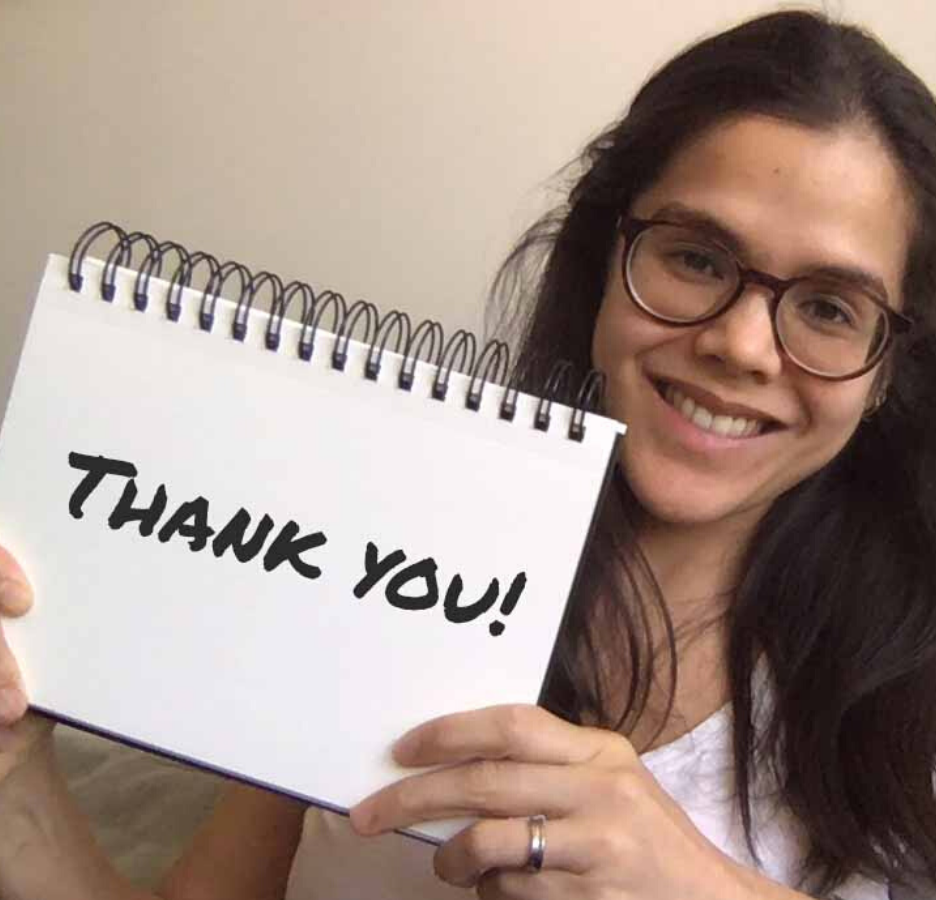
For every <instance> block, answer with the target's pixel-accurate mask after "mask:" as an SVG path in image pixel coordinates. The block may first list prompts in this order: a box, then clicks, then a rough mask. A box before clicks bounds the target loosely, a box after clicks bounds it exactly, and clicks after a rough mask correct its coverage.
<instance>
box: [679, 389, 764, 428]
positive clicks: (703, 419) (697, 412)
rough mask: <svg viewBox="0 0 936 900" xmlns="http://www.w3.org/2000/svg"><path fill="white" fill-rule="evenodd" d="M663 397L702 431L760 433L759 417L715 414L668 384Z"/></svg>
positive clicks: (761, 423) (761, 426)
mask: <svg viewBox="0 0 936 900" xmlns="http://www.w3.org/2000/svg"><path fill="white" fill-rule="evenodd" d="M663 399H664V400H666V402H667V403H669V405H670V406H672V407H673V408H674V409H675V410H676V411H677V412H678V413H679V414H680V415H681V416H682V417H683V418H684V419H686V420H687V421H689V422H692V424H693V425H695V426H696V427H697V428H701V429H702V430H703V431H710V432H711V433H712V434H718V435H721V436H722V437H733V438H746V437H753V436H754V435H756V434H760V433H761V432H762V431H763V430H764V424H765V423H764V422H763V421H761V420H760V419H744V418H741V417H739V416H716V415H715V413H713V412H711V411H709V410H707V409H706V408H705V407H704V406H700V405H699V404H698V403H696V402H695V400H693V399H692V398H691V397H687V396H686V395H685V394H684V393H683V392H682V391H681V390H679V388H676V387H673V385H671V384H668V385H666V387H665V390H664V392H663Z"/></svg>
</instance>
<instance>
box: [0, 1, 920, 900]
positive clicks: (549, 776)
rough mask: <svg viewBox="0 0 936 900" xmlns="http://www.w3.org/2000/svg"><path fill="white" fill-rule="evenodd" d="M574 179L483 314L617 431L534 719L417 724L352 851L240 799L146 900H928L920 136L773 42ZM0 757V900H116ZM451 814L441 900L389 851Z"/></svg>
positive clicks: (671, 68)
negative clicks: (616, 420) (907, 897)
mask: <svg viewBox="0 0 936 900" xmlns="http://www.w3.org/2000/svg"><path fill="white" fill-rule="evenodd" d="M582 162H583V172H582V173H581V175H580V177H579V179H578V181H577V183H576V184H575V186H574V187H573V189H572V191H571V193H570V198H569V204H568V207H566V208H563V209H562V210H561V211H559V212H558V213H557V214H555V215H553V216H548V217H546V218H545V219H544V220H543V221H542V222H540V223H538V224H537V225H536V226H534V228H533V229H532V230H531V231H530V232H528V234H527V235H526V237H525V238H524V240H523V241H522V242H521V244H520V246H519V247H518V249H517V250H516V251H515V252H514V254H513V255H512V257H511V258H510V259H509V260H508V263H507V264H506V266H505V268H504V269H503V270H502V272H501V277H500V279H499V283H498V284H499V288H500V289H501V295H504V294H508V295H509V294H510V293H511V290H510V289H511V288H521V289H522V288H525V287H526V286H527V284H526V282H527V281H528V276H529V277H531V278H535V279H536V283H535V285H534V286H533V289H532V290H531V291H530V292H529V293H530V295H531V296H533V297H534V298H535V303H534V306H533V308H532V309H531V310H530V312H529V315H528V316H527V317H526V318H521V319H520V320H519V322H518V323H517V324H518V326H519V330H520V342H521V349H522V352H521V355H520V361H519V371H520V373H521V376H522V378H524V379H527V380H528V383H529V384H536V383H538V382H540V380H541V377H542V374H543V372H544V371H545V370H546V369H547V368H548V367H549V366H550V365H551V362H552V361H553V360H554V359H555V358H556V357H557V356H561V357H566V358H570V359H572V360H573V361H575V362H576V363H578V364H579V365H580V366H581V367H586V366H587V365H589V364H590V363H594V364H595V365H596V366H598V367H599V368H601V369H603V370H604V371H605V372H606V373H607V376H608V397H607V401H608V404H607V405H608V410H609V412H610V413H611V414H612V415H615V416H617V417H620V418H622V419H623V420H625V421H627V422H628V423H629V426H630V430H629V432H628V435H627V438H626V439H625V441H624V442H623V450H622V456H621V460H620V474H619V477H618V479H617V483H616V485H615V490H614V491H613V492H612V493H611V496H610V497H609V500H608V503H607V505H606V507H605V509H604V510H603V516H602V522H601V529H600V531H599V534H598V536H597V539H596V540H595V541H594V542H593V544H592V546H591V548H590V551H589V553H590V555H589V559H588V565H587V567H586V571H587V575H588V577H587V578H586V582H587V583H586V584H585V585H583V587H582V589H581V590H580V591H579V593H578V595H577V596H576V597H574V598H573V602H572V612H571V618H570V621H569V623H568V627H567V628H566V629H565V631H564V633H563V635H562V641H561V645H560V651H559V652H560V655H559V665H558V666H557V667H556V674H555V677H554V678H553V681H552V683H551V684H550V685H549V704H548V705H549V708H550V710H551V711H546V710H543V709H536V708H529V707H500V708H492V709H487V710H479V711H471V712H465V713H456V714H454V715H452V716H449V717H445V718H443V719H441V720H437V721H435V722H433V723H428V724H426V725H425V726H420V727H419V728H417V729H416V730H415V731H414V732H412V733H410V734H409V735H408V736H406V737H405V738H404V739H403V740H401V742H400V743H398V744H397V745H396V748H395V753H396V755H397V758H398V759H399V760H400V762H402V763H404V764H409V765H434V764H440V763H448V764H451V765H447V766H445V767H444V768H443V769H441V770H438V771H433V772H430V773H428V774H419V775H416V776H413V777H412V778H410V779H406V780H404V781H402V782H399V783H398V784H395V785H391V786H389V787H388V788H386V789H384V790H383V791H381V792H379V793H378V794H376V795H374V796H373V797H371V798H367V799H365V800H363V801H362V802H361V803H360V804H358V805H357V806H356V807H355V808H354V809H352V811H351V816H350V821H348V820H346V819H343V818H339V817H335V816H328V815H326V814H323V813H319V812H317V811H314V810H313V811H310V812H309V813H308V814H307V815H306V817H305V823H304V829H302V811H301V810H300V809H299V808H298V807H297V806H296V805H295V804H293V803H291V802H288V801H284V800H282V799H278V798H275V797H271V796H267V795H264V794H261V793H259V792H256V791H253V790H251V789H248V788H243V787H234V788H232V789H230V790H229V791H228V792H227V794H226V796H225V798H224V800H223V801H222V802H221V803H220V805H219V807H218V809H217V810H216V811H215V813H214V815H213V816H212V817H211V819H210V820H209V822H208V823H206V825H205V827H204V828H203V829H202V831H201V832H200V834H199V835H198V836H197V837H196V839H195V841H194V844H193V846H192V847H191V848H190V850H189V852H188V853H187V854H186V855H185V857H184V858H183V859H182V860H181V861H180V863H179V864H178V865H177V866H176V867H175V869H174V870H173V871H172V872H171V873H170V874H169V876H168V877H167V880H166V882H165V884H164V886H163V888H162V889H161V891H160V895H161V896H163V897H166V898H173V900H183V898H185V900H191V898H218V900H221V898H225V900H231V898H248V897H250V898H257V897H263V898H274V897H275V898H282V897H283V896H284V895H285V896H286V897H287V898H288V900H303V898H306V897H312V898H326V897H339V896H341V897H344V896H378V895H379V896H401V897H402V896H407V897H427V898H428V897H440V898H441V897H444V896H457V894H455V893H454V892H452V890H451V888H449V887H448V886H447V885H446V884H443V883H442V882H448V884H450V885H463V886H476V887H477V891H478V894H479V895H480V896H481V897H484V898H507V897H510V898H514V897H517V898H554V897H576V898H579V897H582V898H587V897H599V896H600V897H620V898H629V900H636V898H639V900H650V898H684V897H693V898H709V897H711V898H713V900H714V898H720V900H725V898H746V900H754V898H776V900H781V898H786V900H792V898H796V897H803V896H831V895H833V894H834V895H837V896H840V897H842V898H846V900H859V898H860V900H870V898H884V897H887V896H888V892H889V891H890V892H891V894H892V896H901V891H903V890H905V889H907V888H908V886H909V884H910V883H911V882H915V883H916V884H917V885H918V886H920V889H921V890H923V891H924V892H933V891H936V798H934V789H933V771H934V762H936V711H934V709H933V707H932V705H931V702H930V699H929V697H930V692H931V686H932V685H933V684H934V683H936V602H934V601H933V595H932V587H931V586H932V585H933V584H936V552H934V551H936V103H934V100H933V98H932V96H931V95H930V93H929V92H928V91H927V90H926V88H925V87H924V86H923V84H922V83H921V82H920V81H919V80H918V79H916V78H915V77H914V76H913V75H912V74H911V73H910V72H908V71H907V70H906V69H905V68H904V67H903V66H902V65H901V64H900V63H899V62H897V61H896V60H895V59H894V58H893V57H892V56H890V55H889V54H888V53H887V51H886V50H884V49H883V48H882V47H881V46H880V45H879V44H878V43H877V42H876V41H874V40H873V39H871V38H869V37H868V36H866V35H865V34H864V33H862V32H861V31H859V30H857V29H854V28H850V27H844V26H839V25H835V24H832V23H830V22H828V21H827V20H825V19H824V18H823V17H821V16H817V15H813V14H808V13H799V12H787V13H778V14H775V15H771V16H766V17H763V18H761V19H758V20H754V21H752V22H750V23H747V24H745V25H742V26H740V27H738V28H736V29H733V30H732V31H729V32H726V33H724V34H721V35H718V36H716V37H714V38H712V39H710V40H706V41H703V42H702V43H700V44H698V45H696V46H695V47H693V48H690V49H689V50H687V51H686V52H684V53H683V54H682V55H680V56H679V57H677V58H676V59H674V60H672V61H671V62H670V63H669V64H667V65H666V66H665V67H664V68H663V69H662V70H660V71H659V72H658V73H657V74H656V75H654V77H653V78H652V79H651V80H650V81H649V82H648V83H647V84H646V85H645V86H644V87H643V88H642V89H641V91H640V93H639V94H638V96H637V98H636V100H635V101H634V103H633V105H632V107H631V109H630V110H629V112H628V114H627V115H626V117H625V118H624V119H623V120H622V121H621V122H620V123H618V124H616V125H614V126H613V127H611V128H610V129H609V130H608V131H606V132H605V133H604V134H603V135H601V136H600V137H599V138H597V139H596V140H595V141H593V142H592V143H591V145H590V146H589V147H588V148H587V150H586V152H585V154H584V156H583V159H582ZM540 250H542V251H543V253H544V254H545V265H543V266H541V267H538V266H537V265H536V260H537V259H542V258H543V257H541V256H538V255H537V253H538V251H540ZM523 292H524V293H526V291H523ZM0 565H2V571H3V574H4V575H6V577H7V578H8V579H12V580H11V581H7V582H3V583H2V586H0V596H2V597H3V598H4V610H5V612H6V613H8V614H11V615H15V614H19V613H22V612H24V611H25V610H26V609H27V608H28V606H29V603H30V595H29V592H28V588H26V587H25V575H24V574H23V573H22V572H21V571H20V570H19V569H18V567H17V566H16V563H15V561H13V560H12V559H11V558H9V557H5V558H4V559H3V560H2V562H0ZM5 665H6V666H7V667H8V668H7V676H8V680H9V679H11V678H12V669H10V668H9V667H10V666H11V665H12V661H11V660H10V659H9V655H8V654H7V658H6V661H5ZM677 676H678V677H677ZM23 710H24V700H23V699H22V697H19V698H18V699H17V700H16V701H15V703H14V704H13V707H12V708H11V709H8V710H7V713H6V719H7V721H13V720H16V719H18V718H19V717H20V716H21V715H22V713H23ZM4 740H5V742H6V744H7V749H6V750H5V752H4V753H3V755H2V756H0V778H2V777H3V776H5V778H4V780H3V781H2V782H0V817H2V819H3V822H4V829H3V832H2V834H0V896H7V895H8V894H9V895H11V896H14V897H17V898H24V900H31V898H34V897H35V898H40V897H41V898H42V900H55V898H56V897H65V896H68V897H69V898H73V897H83V896H88V897H91V896H94V897H96V898H101V897H113V898H128V900H129V898H132V897H136V898H139V897H141V896H144V895H141V894H140V893H139V892H135V891H134V890H132V889H131V888H129V887H128V886H126V885H125V884H123V883H121V882H120V880H119V879H118V878H117V876H116V875H115V874H114V873H113V872H112V871H111V869H110V868H109V866H108V865H107V863H106V861H104V860H103V859H102V858H101V856H100V854H99V852H97V851H96V850H95V849H94V847H93V845H92V842H91V840H90V838H89V837H88V834H87V829H86V826H85V825H84V824H83V823H82V822H81V821H80V818H79V817H78V816H77V814H76V813H75V812H74V810H73V807H72V806H71V805H70V804H69V801H68V799H67V797H66V796H65V792H64V791H63V789H62V785H61V780H60V778H59V777H58V776H57V775H56V772H55V768H54V762H53V761H52V758H51V753H50V750H49V741H48V728H47V727H46V726H44V725H42V724H39V723H37V722H35V721H34V720H33V719H31V718H26V719H25V720H23V721H22V722H20V723H19V724H18V725H16V726H15V727H14V728H13V730H12V731H10V732H7V733H6V735H5V737H4ZM465 812H468V813H471V814H474V815H477V816H479V817H480V818H479V821H478V823H477V824H476V825H474V826H472V827H471V828H470V829H468V830H466V831H465V832H463V833H462V834H461V835H458V836H456V837H454V838H453V839H452V840H450V841H449V842H448V843H447V844H445V845H443V846H442V847H441V848H440V849H439V850H438V852H437V853H436V854H435V858H434V860H433V862H434V866H435V870H436V873H437V876H438V878H439V879H441V880H440V881H438V882H434V881H433V880H432V878H431V876H430V874H429V873H428V868H429V865H430V858H431V855H432V854H431V850H430V849H428V848H425V847H423V846H421V845H419V844H416V843H414V842H411V841H407V840H406V839H403V838H401V837H399V836H398V835H394V834H392V833H391V834H386V833H385V832H388V831H390V830H392V829H394V828H401V827H405V826H407V825H409V824H411V823H413V822H417V821H425V820H427V819H432V818H440V817H443V818H444V817H449V816H451V815H452V814H453V813H465ZM539 815H545V821H544V820H543V819H541V818H537V816H539ZM300 831H302V835H301V837H300ZM380 834H382V836H380V837H377V835H380ZM543 837H545V848H544V846H543V844H542V838H543ZM297 845H298V852H296V848H297ZM294 854H295V855H294ZM530 863H532V870H529V869H530V868H531V867H529V866H528V864H530ZM537 866H540V867H541V868H540V869H539V870H537ZM525 867H526V868H525ZM287 881H288V885H287ZM888 886H889V887H888Z"/></svg>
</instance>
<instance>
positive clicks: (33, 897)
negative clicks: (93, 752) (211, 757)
mask: <svg viewBox="0 0 936 900" xmlns="http://www.w3.org/2000/svg"><path fill="white" fill-rule="evenodd" d="M302 816H303V806H302V805H301V804H299V803H298V802H296V801H292V800H284V799H283V798H281V797H277V796H275V795H272V794H266V793H264V792H262V791H259V790H256V789H254V788H248V787H243V786H239V785H237V786H230V787H228V788H226V789H225V791H224V792H223V793H222V797H221V799H220V801H219V803H218V804H217V806H216V808H215V810H214V811H213V812H212V814H211V816H210V817H209V818H208V820H207V821H206V822H205V824H204V825H203V826H202V827H201V829H200V830H199V832H198V833H197V834H196V836H195V838H194V840H193V841H192V843H191V844H190V845H189V848H188V849H187V850H186V852H185V854H184V855H183V856H182V858H181V859H180V860H179V861H178V862H177V863H176V865H175V866H174V867H173V868H172V869H171V870H170V872H169V873H168V875H167V876H166V878H165V879H164V881H163V883H162V885H161V886H160V888H159V889H158V890H157V892H156V893H155V894H152V893H149V892H147V891H145V890H142V889H139V888H135V887H134V886H133V885H131V884H130V883H129V882H128V881H126V880H125V879H124V878H123V877H122V876H121V875H119V874H118V873H117V871H116V870H115V869H114V867H113V866H112V865H111V863H110V861H109V860H108V859H107V857H106V855H105V854H104V852H103V851H102V850H101V848H100V847H99V846H98V844H97V843H96V841H95V839H94V836H93V834H92V832H91V828H90V826H89V824H88V821H87V819H86V818H85V817H84V815H83V814H82V813H81V812H80V810H79V809H78V808H77V806H76V805H75V803H74V801H73V799H72V797H71V795H70V793H69V791H68V786H67V785H66V783H65V779H64V778H63V776H62V775H61V773H60V772H59V770H58V767H57V765H56V761H55V752H54V748H53V745H52V741H51V740H47V741H44V742H43V743H42V744H40V745H39V746H37V747H35V748H33V750H32V752H31V753H30V755H29V757H28V759H26V760H24V761H23V762H22V763H21V764H20V765H18V766H17V767H16V768H15V769H14V770H13V771H12V772H11V773H10V774H9V775H8V776H7V777H6V778H5V779H3V781H2V783H0V822H2V823H3V827H2V828H0V897H2V898H3V900H283V896H284V894H285V891H286V881H287V879H288V876H289V869H290V865H291V862H292V857H293V855H294V854H295V850H296V847H297V845H298V843H299V837H300V834H301V831H302Z"/></svg>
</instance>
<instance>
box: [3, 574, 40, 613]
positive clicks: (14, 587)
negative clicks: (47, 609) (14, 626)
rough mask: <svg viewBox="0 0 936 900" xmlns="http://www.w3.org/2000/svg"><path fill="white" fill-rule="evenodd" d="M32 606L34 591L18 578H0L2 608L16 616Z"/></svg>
mask: <svg viewBox="0 0 936 900" xmlns="http://www.w3.org/2000/svg"><path fill="white" fill-rule="evenodd" d="M30 606H32V589H31V588H30V587H29V585H28V584H24V583H23V582H22V581H20V580H19V579H17V578H0V608H2V609H3V611H4V612H6V613H8V614H10V615H13V616H16V615H22V614H23V613H24V612H26V610H27V609H29V607H30Z"/></svg>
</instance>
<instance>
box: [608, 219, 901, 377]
mask: <svg viewBox="0 0 936 900" xmlns="http://www.w3.org/2000/svg"><path fill="white" fill-rule="evenodd" d="M618 228H619V230H620V232H621V234H622V235H624V238H625V239H626V241H627V251H626V252H625V254H624V256H623V259H622V274H623V276H624V284H625V286H626V287H627V291H628V293H629V294H630V297H631V299H632V300H633V301H634V303H635V304H636V305H637V306H638V307H639V308H640V309H642V310H643V311H644V312H645V313H647V314H648V315H650V316H652V317H653V318H654V319H657V320H658V321H660V322H666V323H667V324H669V325H676V326H685V325H698V324H700V323H702V322H708V321H709V320H711V319H714V318H715V317H716V316H720V315H721V314H722V313H723V312H725V310H727V309H729V308H730V307H731V306H732V305H733V304H734V303H735V302H737V300H738V299H739V298H740V297H741V296H742V295H743V294H744V291H745V288H746V287H747V286H748V285H751V284H759V285H762V286H763V287H766V288H767V289H768V290H769V291H770V292H771V298H770V304H771V306H770V312H771V318H772V322H773V330H774V337H775V339H776V340H777V342H778V344H779V345H780V347H781V348H782V350H783V352H784V353H785V354H786V356H787V357H789V359H790V360H792V362H794V363H795V364H796V365H798V366H799V367H800V368H802V369H804V370H805V371H807V372H810V373H811V374H813V375H816V376H818V377H820V378H825V379H828V380H830V381H844V380H846V379H849V378H857V377H858V376H859V375H863V374H864V373H865V372H868V371H869V370H871V369H873V368H874V366H876V365H877V364H878V363H879V362H880V361H881V358H882V357H883V356H884V354H885V352H886V351H887V349H888V347H889V346H890V343H891V341H892V340H893V336H894V335H895V334H899V333H902V332H905V331H907V330H908V329H909V328H910V326H911V325H912V324H913V322H912V320H911V319H909V318H907V317H906V316H904V315H903V314H901V313H899V312H897V311H896V310H895V309H892V308H891V307H890V306H888V305H887V303H886V302H884V300H882V299H880V298H879V297H877V296H875V295H874V294H872V293H870V292H869V291H867V290H865V289H864V288H862V287H860V286H858V285H855V284H852V283H849V282H847V281H840V280H836V279H835V278H832V277H827V276H817V275H804V276H801V277H799V278H790V279H787V280H784V279H781V278H775V277H774V276H773V275H768V274H767V273H766V272H759V271H757V270H756V269H748V268H745V267H744V266H742V265H741V263H740V262H739V261H738V260H737V258H736V257H735V256H734V254H733V253H731V251H729V250H727V249H725V248H724V247H722V246H720V245H719V244H718V243H717V242H716V241H714V240H713V239H712V238H711V237H709V236H708V235H707V234H706V233H705V232H703V231H700V230H699V229H697V228H693V227H692V226H688V225H680V224H679V223H676V222H664V221H660V220H656V219H650V220H648V219H636V218H632V217H627V218H623V217H622V219H621V220H620V221H619V223H618Z"/></svg>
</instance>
